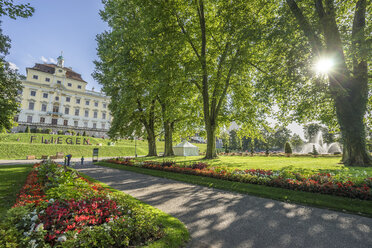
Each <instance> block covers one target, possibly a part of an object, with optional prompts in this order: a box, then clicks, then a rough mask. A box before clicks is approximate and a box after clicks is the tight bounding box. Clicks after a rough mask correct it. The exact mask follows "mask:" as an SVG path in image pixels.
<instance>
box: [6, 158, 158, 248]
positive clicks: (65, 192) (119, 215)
mask: <svg viewBox="0 0 372 248" xmlns="http://www.w3.org/2000/svg"><path fill="white" fill-rule="evenodd" d="M127 197H128V196H126V195H123V194H120V193H111V192H110V191H109V190H108V189H105V188H103V187H102V186H101V185H100V184H94V183H91V182H89V181H88V180H87V179H85V178H81V177H79V176H78V174H77V173H76V172H75V171H71V170H67V171H66V170H64V168H63V167H62V166H61V165H58V164H54V163H50V162H45V163H42V164H36V165H35V166H34V168H33V170H32V171H31V173H30V174H29V177H28V179H27V182H26V184H25V186H24V187H23V189H22V191H21V194H20V196H19V199H17V203H16V204H15V206H14V207H13V208H12V209H10V210H9V211H8V213H7V216H6V218H5V220H3V221H2V223H1V224H0V247H54V246H57V247H107V246H109V247H128V246H130V247H132V246H141V245H144V244H147V243H149V242H152V241H154V240H157V239H159V238H161V237H162V236H163V235H164V233H163V230H162V228H161V226H159V224H158V219H157V218H158V215H157V214H154V213H153V212H150V211H148V210H145V209H144V208H143V207H140V206H138V205H137V204H134V203H133V202H130V201H129V200H128V198H127Z"/></svg>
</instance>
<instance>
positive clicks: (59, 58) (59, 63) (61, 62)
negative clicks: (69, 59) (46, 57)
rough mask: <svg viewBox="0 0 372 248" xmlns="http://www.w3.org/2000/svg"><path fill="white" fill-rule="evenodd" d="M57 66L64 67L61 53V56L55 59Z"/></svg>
mask: <svg viewBox="0 0 372 248" xmlns="http://www.w3.org/2000/svg"><path fill="white" fill-rule="evenodd" d="M57 61H58V62H57V66H59V67H62V68H63V66H64V63H65V59H64V58H63V57H62V52H61V55H60V56H59V57H58V58H57Z"/></svg>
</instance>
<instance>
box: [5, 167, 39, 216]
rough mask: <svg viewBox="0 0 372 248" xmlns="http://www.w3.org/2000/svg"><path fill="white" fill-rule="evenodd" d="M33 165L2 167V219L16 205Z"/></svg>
mask: <svg viewBox="0 0 372 248" xmlns="http://www.w3.org/2000/svg"><path fill="white" fill-rule="evenodd" d="M31 168H32V165H0V218H1V216H2V215H3V214H4V213H5V212H6V211H7V210H8V209H9V208H10V207H11V206H12V205H13V204H14V203H15V200H16V198H17V194H18V192H19V190H20V189H21V188H22V186H23V184H24V182H25V180H26V177H27V175H28V173H29V172H30V171H31Z"/></svg>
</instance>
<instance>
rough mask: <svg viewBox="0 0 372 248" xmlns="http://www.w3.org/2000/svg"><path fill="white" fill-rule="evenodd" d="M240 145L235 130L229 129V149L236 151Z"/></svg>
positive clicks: (239, 148)
mask: <svg viewBox="0 0 372 248" xmlns="http://www.w3.org/2000/svg"><path fill="white" fill-rule="evenodd" d="M241 149H242V147H241V145H240V139H239V137H238V135H237V134H236V131H235V130H231V131H230V138H229V150H232V151H238V150H241Z"/></svg>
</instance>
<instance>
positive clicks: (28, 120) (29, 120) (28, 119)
mask: <svg viewBox="0 0 372 248" xmlns="http://www.w3.org/2000/svg"><path fill="white" fill-rule="evenodd" d="M27 122H28V123H31V122H32V116H31V115H29V116H27Z"/></svg>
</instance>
